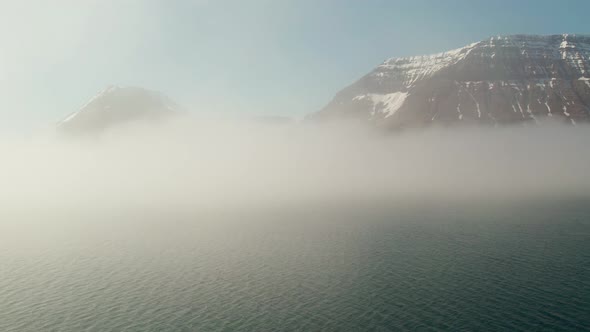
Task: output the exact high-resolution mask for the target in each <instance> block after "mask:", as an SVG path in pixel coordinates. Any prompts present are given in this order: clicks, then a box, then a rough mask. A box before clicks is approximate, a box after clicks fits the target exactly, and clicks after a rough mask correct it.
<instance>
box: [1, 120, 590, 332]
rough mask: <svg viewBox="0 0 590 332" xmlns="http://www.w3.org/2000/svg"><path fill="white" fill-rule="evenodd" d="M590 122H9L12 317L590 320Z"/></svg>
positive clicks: (219, 323) (237, 324)
mask: <svg viewBox="0 0 590 332" xmlns="http://www.w3.org/2000/svg"><path fill="white" fill-rule="evenodd" d="M589 135H590V134H589V132H588V131H587V128H586V127H582V126H581V127H577V128H574V127H561V126H544V127H536V128H503V129H492V128H488V129H485V128H471V129H468V128H456V129H438V130H437V129H433V130H426V131H419V132H413V133H411V132H408V133H402V134H398V135H381V134H376V133H374V132H373V133H372V132H369V131H367V130H364V129H360V128H354V127H347V128H338V127H323V126H308V125H292V126H267V125H256V124H252V123H249V124H247V123H236V122H228V121H223V122H218V121H215V122H210V121H206V122H202V121H200V120H199V121H192V120H186V119H183V120H182V121H181V120H180V119H179V122H176V123H174V122H170V123H168V124H166V125H164V126H128V127H119V128H117V129H114V130H112V131H110V132H106V133H104V135H101V136H99V137H86V138H80V137H54V138H48V137H36V138H30V139H23V138H14V137H13V138H8V137H4V138H3V139H2V140H1V143H0V149H1V150H2V152H3V155H2V157H3V159H2V163H1V165H0V167H1V172H0V183H2V186H1V187H0V202H2V205H1V206H0V261H2V266H3V268H2V269H0V298H2V299H3V300H4V301H5V302H4V303H7V306H6V307H3V309H4V310H0V330H2V331H19V332H20V331H46V330H60V331H121V330H125V329H127V330H141V331H178V330H196V331H208V330H224V329H227V330H244V331H272V330H293V331H302V330H304V331H308V330H312V331H313V330H320V329H324V330H329V331H343V330H366V329H369V330H377V329H379V328H381V327H391V326H394V327H397V326H405V327H406V328H407V329H408V330H416V329H419V328H421V327H424V326H426V325H425V324H429V323H428V322H435V321H444V322H448V323H446V324H447V326H450V327H449V328H448V329H449V330H457V329H461V328H468V329H473V330H478V329H483V330H485V329H486V328H485V327H489V329H495V330H506V329H513V327H514V326H513V325H512V322H514V321H517V322H519V326H520V327H522V330H530V329H534V328H535V327H536V326H538V322H539V320H544V321H546V322H547V323H546V324H547V326H549V327H550V328H555V327H559V326H566V327H573V328H572V329H573V330H576V329H579V327H580V326H584V325H585V324H586V323H587V318H585V317H586V316H587V315H585V313H586V312H587V311H588V310H587V309H588V305H589V302H588V300H587V299H588V296H587V292H583V291H580V290H584V289H588V287H587V280H590V279H589V278H587V276H588V270H587V269H586V267H587V266H588V265H587V259H588V257H587V254H586V253H588V252H589V251H588V250H587V249H588V248H587V246H588V243H589V242H588V240H587V234H588V223H587V222H586V221H587V220H588V217H587V216H588V213H589V212H588V208H587V207H586V204H585V203H584V202H583V201H581V200H580V197H587V194H588V192H589V191H588V189H590V188H589V187H590V181H589V178H588V176H587V172H586V170H587V168H588V165H589V161H590V157H588V156H587V155H585V154H583V153H580V152H581V151H584V148H585V146H586V143H587V141H588V138H590V137H589ZM568 197H571V200H569V198H568ZM537 198H539V199H538V200H537ZM576 199H577V200H576ZM531 201H532V204H531ZM580 202H582V203H580ZM482 298H483V299H486V301H481V299H482ZM523 299H531V300H530V301H523ZM523 303H524V304H523ZM540 306H543V310H546V311H547V312H548V313H547V314H544V313H543V312H544V311H543V310H540V309H539V307H540ZM515 308H517V309H515ZM310 317H313V319H310ZM523 317H524V318H523ZM554 317H558V318H554Z"/></svg>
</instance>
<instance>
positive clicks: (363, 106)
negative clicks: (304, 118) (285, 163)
mask: <svg viewBox="0 0 590 332" xmlns="http://www.w3.org/2000/svg"><path fill="white" fill-rule="evenodd" d="M589 58H590V36H581V35H567V34H565V35H551V36H535V35H513V36H500V37H492V38H489V39H487V40H484V41H480V42H476V43H473V44H471V45H468V46H465V47H462V48H459V49H456V50H452V51H448V52H444V53H439V54H434V55H428V56H415V57H406V58H392V59H389V60H386V61H385V62H384V63H382V64H381V65H379V66H378V67H377V68H375V69H374V70H373V71H372V72H370V73H369V74H367V75H366V76H364V77H362V78H361V79H360V80H358V81H357V82H355V83H354V84H352V85H350V86H349V87H347V88H345V89H343V90H342V91H340V92H339V93H338V94H337V95H336V96H335V97H334V99H333V100H332V101H331V102H330V103H329V104H328V105H327V106H325V107H324V108H323V109H322V110H320V111H319V112H316V113H314V114H312V115H310V116H309V118H310V119H311V120H315V121H332V120H336V119H356V120H361V121H363V122H367V123H369V124H371V125H375V126H378V127H384V128H387V129H395V128H406V127H420V126H427V125H431V124H440V125H448V124H458V123H481V124H490V125H498V124H506V123H533V122H538V121H541V120H542V119H543V118H546V117H553V118H554V119H559V120H562V121H564V122H567V123H571V124H576V123H577V122H582V121H588V119H589V118H590V117H589V115H590V108H589V107H590V72H589V71H590V68H589V66H590V65H589V62H588V60H589Z"/></svg>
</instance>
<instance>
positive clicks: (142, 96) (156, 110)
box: [58, 85, 180, 133]
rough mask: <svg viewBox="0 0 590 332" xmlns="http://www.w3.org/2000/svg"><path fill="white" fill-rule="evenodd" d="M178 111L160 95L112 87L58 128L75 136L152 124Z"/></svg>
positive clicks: (170, 101)
mask: <svg viewBox="0 0 590 332" xmlns="http://www.w3.org/2000/svg"><path fill="white" fill-rule="evenodd" d="M179 111H180V107H179V106H178V105H177V104H176V103H175V102H173V101H172V100H171V99H170V98H168V97H167V96H165V95H164V94H162V93H160V92H157V91H152V90H147V89H144V88H139V87H119V86H115V85H110V86H107V87H106V88H105V89H104V90H102V91H100V92H99V93H98V94H96V95H95V96H94V97H92V98H91V99H90V100H89V101H88V102H86V103H85V104H84V105H83V106H82V107H81V108H80V109H79V110H78V111H76V112H74V113H72V114H70V115H68V116H67V117H66V118H65V119H63V120H62V121H60V122H59V123H58V129H59V130H60V131H65V132H72V133H88V132H98V131H102V130H104V129H107V128H108V127H111V126H113V125H117V124H121V123H126V122H130V121H137V120H150V121H151V120H154V119H159V118H162V117H165V116H168V115H172V114H176V113H178V112H179Z"/></svg>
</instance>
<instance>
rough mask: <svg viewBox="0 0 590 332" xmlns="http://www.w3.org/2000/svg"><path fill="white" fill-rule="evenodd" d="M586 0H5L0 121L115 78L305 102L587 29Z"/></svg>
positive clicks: (297, 111)
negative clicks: (487, 50) (419, 61)
mask: <svg viewBox="0 0 590 332" xmlns="http://www.w3.org/2000/svg"><path fill="white" fill-rule="evenodd" d="M589 12H590V1H587V0H584V1H578V0H570V1H563V0H561V1H557V0H554V1H544V0H534V1H533V0H530V1H525V0H519V1H516V0H510V1H509V0H495V1H474V0H447V1H434V0H432V1H427V0H414V1H395V0H390V1H385V0H364V1H361V0H357V1H353V0H250V1H247V0H193V1H189V0H166V1H164V0H160V1H155V0H143V1H142V0H120V1H115V0H102V1H98V0H56V1H52V2H49V1H42V0H39V1H32V0H20V1H17V0H0V38H1V40H3V41H4V43H3V44H4V45H3V52H2V54H1V55H0V87H1V88H2V89H1V91H2V94H1V95H0V106H1V108H0V119H1V120H2V121H0V122H1V123H2V125H0V127H1V128H5V127H6V123H11V124H17V125H23V126H35V125H42V124H44V123H51V122H53V121H56V120H58V119H60V118H61V117H63V116H64V115H66V114H67V113H70V112H72V111H75V110H76V109H77V108H78V107H79V106H80V105H81V104H83V103H84V102H85V101H86V100H87V99H89V98H90V97H92V96H93V95H94V94H95V93H96V92H98V91H99V90H101V89H102V88H104V87H105V86H106V85H108V84H118V85H135V86H143V87H146V88H151V89H155V90H160V91H163V92H165V93H166V94H168V95H169V96H171V97H172V98H173V99H175V100H177V101H178V102H179V103H181V104H183V105H185V106H186V107H188V108H190V109H192V110H194V111H196V112H217V113H236V114H243V115H250V114H252V115H256V114H275V115H288V116H301V115H304V114H306V113H309V112H312V111H315V110H318V109H319V108H321V107H322V106H323V105H324V104H326V103H327V102H328V101H329V100H330V99H331V98H332V96H333V95H334V93H335V92H337V91H338V90H340V89H341V88H343V87H345V86H346V85H348V84H350V83H352V82H353V81H355V80H356V79H358V78H359V77H361V76H362V75H363V74H365V73H367V72H368V71H369V70H371V69H372V68H373V67H375V66H376V65H378V64H379V63H380V62H381V61H383V60H384V59H386V58H389V57H394V56H407V55H417V54H426V53H434V52H441V51H445V50H448V49H453V48H457V47H461V46H463V45H466V44H468V43H471V42H474V41H477V40H481V39H484V38H486V37H489V36H493V35H498V34H517V33H530V34H560V33H590V30H589V27H590V25H589V24H588V13H589Z"/></svg>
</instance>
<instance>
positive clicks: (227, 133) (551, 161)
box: [0, 120, 590, 214]
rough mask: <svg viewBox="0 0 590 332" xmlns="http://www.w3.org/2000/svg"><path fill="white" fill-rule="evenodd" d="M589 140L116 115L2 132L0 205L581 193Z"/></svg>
mask: <svg viewBox="0 0 590 332" xmlns="http://www.w3.org/2000/svg"><path fill="white" fill-rule="evenodd" d="M589 141H590V131H588V128H587V127H585V126H578V127H572V126H560V125H545V126H541V127H529V128H522V127H518V128H516V127H511V128H450V129H449V128H446V129H432V130H423V131H416V132H406V133H402V134H394V135H382V134H376V133H373V132H370V131H368V130H365V129H360V128H353V127H347V128H337V127H333V126H332V127H323V126H314V125H302V124H297V125H295V124H294V125H279V126H273V125H260V124H252V123H236V122H226V121H216V122H215V123H212V122H210V121H209V122H204V123H203V122H199V121H185V120H182V121H179V122H176V123H173V122H171V123H168V124H166V125H163V126H157V127H153V126H152V127H140V126H129V127H119V128H117V129H116V130H112V131H109V132H106V133H105V134H104V135H102V136H100V137H97V138H91V139H88V138H74V137H51V138H49V137H36V138H28V139H22V138H15V137H12V138H9V137H4V138H2V139H1V142H0V148H1V150H2V152H3V157H2V160H3V161H2V167H1V171H0V183H2V186H1V187H0V201H1V202H2V206H1V207H0V213H2V214H7V213H32V212H35V211H37V212H39V211H41V212H42V213H47V212H51V211H60V212H63V213H66V212H67V213H74V212H76V213H78V212H80V213H97V212H100V213H106V214H115V213H121V212H125V211H159V212H163V213H174V212H179V211H193V210H202V209H222V210H223V209H233V208H243V207H257V208H259V207H262V208H265V207H276V206H285V205H291V204H308V203H310V202H312V203H321V202H338V201H342V202H344V201H355V200H357V201H367V200H368V201H370V200H383V201H385V202H387V201H391V202H392V203H393V202H396V201H399V200H403V199H407V198H408V199H452V200H459V201H460V200H469V199H481V200H486V199H495V198H500V199H507V200H518V199H527V198H534V197H537V196H543V197H556V198H559V197H567V196H586V195H588V193H590V176H589V175H588V168H589V166H590V155H589V154H587V153H585V151H586V149H587V148H586V147H587V144H588V142H589ZM41 212H39V213H41Z"/></svg>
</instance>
